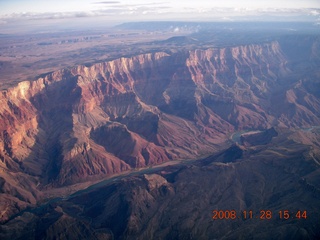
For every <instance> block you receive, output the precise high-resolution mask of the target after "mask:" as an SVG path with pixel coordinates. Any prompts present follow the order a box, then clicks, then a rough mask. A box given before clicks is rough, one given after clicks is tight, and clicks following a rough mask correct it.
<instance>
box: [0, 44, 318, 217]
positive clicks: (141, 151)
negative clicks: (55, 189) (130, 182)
mask: <svg viewBox="0 0 320 240" xmlns="http://www.w3.org/2000/svg"><path fill="white" fill-rule="evenodd" d="M314 46H315V47H314V49H313V51H312V52H313V54H312V57H316V56H319V55H317V54H318V52H317V51H318V50H317V47H316V46H318V45H314ZM291 61H293V59H291V58H290V57H288V55H287V54H286V53H284V51H283V50H282V46H281V45H280V44H279V43H278V42H271V43H264V44H256V45H254V44H252V45H244V46H238V47H226V48H217V49H206V50H192V51H182V52H178V53H174V54H168V53H164V52H156V53H148V54H142V55H138V56H132V57H128V58H120V59H116V60H113V61H109V62H103V63H97V64H94V65H92V66H90V67H86V66H82V65H80V66H75V67H73V68H71V69H62V70H60V71H56V72H52V73H49V74H46V75H44V76H43V77H41V78H39V79H37V80H35V81H30V82H29V81H26V82H21V83H19V84H18V85H17V86H15V87H12V88H9V89H7V90H3V91H2V92H1V95H0V101H1V105H0V116H1V119H0V134H1V135H0V140H1V141H0V157H1V162H0V165H1V166H2V168H3V169H4V172H5V173H4V174H3V179H4V186H6V187H5V189H6V190H5V192H11V193H15V192H20V195H19V196H17V199H18V200H17V199H15V200H10V201H11V202H14V201H16V202H18V203H19V204H20V207H19V208H23V207H24V206H25V205H26V202H27V203H28V204H29V203H34V202H35V199H36V198H37V194H39V192H38V190H36V186H38V185H40V186H45V185H47V184H51V185H52V186H61V185H69V184H74V183H77V182H79V181H87V180H90V179H97V178H101V177H103V176H108V175H110V174H113V173H119V172H122V171H126V170H130V169H132V168H139V167H145V166H150V165H155V164H160V163H163V162H167V161H170V160H175V159H190V158H197V157H200V156H203V155H206V154H210V153H212V152H215V151H217V150H218V149H220V147H221V146H222V145H223V144H224V143H225V142H226V141H227V140H228V138H229V135H230V134H231V133H232V132H234V131H236V130H241V129H266V128H269V127H271V126H280V127H304V126H310V125H319V123H320V118H319V116H318V115H317V114H316V113H317V112H320V101H319V98H317V97H316V96H315V94H314V93H313V92H312V89H311V88H310V86H309V85H308V79H309V78H310V76H311V77H312V74H313V73H308V74H311V75H310V76H309V75H308V74H307V75H306V76H305V77H304V78H303V79H302V78H300V75H297V74H293V73H292V72H294V69H291V68H290V67H288V62H289V63H290V62H291ZM20 181H24V182H25V183H28V184H26V186H24V187H22V186H19V187H16V186H18V185H19V184H18V183H19V182H20ZM26 189H28V190H26ZM27 191H28V193H27ZM10 201H7V202H6V204H5V205H3V206H6V207H4V211H7V210H8V211H7V212H6V213H5V214H3V218H4V219H5V218H7V217H8V216H9V215H10V214H12V213H14V212H16V211H17V209H16V208H15V207H13V206H12V205H11V204H10Z"/></svg>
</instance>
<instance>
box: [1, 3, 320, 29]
mask: <svg viewBox="0 0 320 240" xmlns="http://www.w3.org/2000/svg"><path fill="white" fill-rule="evenodd" d="M249 16H250V17H249ZM102 17H103V18H104V19H107V20H108V21H113V22H127V21H144V20H184V21H185V20H190V21H210V20H218V21H235V19H237V20H239V18H241V19H243V20H249V19H254V20H263V19H267V20H270V19H272V18H273V17H274V18H277V19H279V17H283V18H284V19H287V20H289V21H290V20H291V21H292V20H295V19H298V20H301V19H304V20H306V21H314V22H315V23H317V24H319V25H320V0H176V1H168V0H151V1H148V0H134V1H133V0H131V1H130V0H109V1H99V0H54V1H50V0H0V31H1V27H2V26H4V25H6V24H8V23H12V22H13V21H20V22H26V20H37V21H38V20H39V19H42V20H48V19H55V20H59V19H74V18H77V19H80V18H82V19H84V18H86V19H91V21H93V20H92V19H94V18H102ZM81 21H83V20H81ZM38 22H39V21H38Z"/></svg>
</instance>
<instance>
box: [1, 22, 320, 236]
mask: <svg viewBox="0 0 320 240" xmlns="http://www.w3.org/2000/svg"><path fill="white" fill-rule="evenodd" d="M292 29H293V30H292ZM318 30H319V29H318V28H317V26H314V25H310V24H307V23H299V24H298V23H279V24H278V25H277V26H274V24H272V23H260V25H259V26H258V25H256V24H250V23H221V22H220V23H209V22H205V23H186V22H148V23H146V22H145V23H127V24H121V25H118V26H116V27H114V28H107V29H106V30H101V29H99V30H92V31H86V32H80V31H75V32H50V31H49V32H45V33H37V34H35V33H34V34H31V33H29V34H27V35H26V34H23V35H19V34H4V35H1V36H0V41H1V49H0V53H1V54H0V61H1V65H0V71H1V76H0V82H1V85H0V88H1V93H0V102H1V105H0V171H1V175H0V221H1V225H0V237H1V239H222V238H224V239H235V238H240V239H248V238H260V239H317V238H319V237H320V232H319V224H320V222H319V221H318V219H319V218H320V215H319V212H318V209H319V206H320V186H319V176H320V175H319V167H320V144H319V142H320V129H319V126H320V94H319V90H320V70H319V69H320V68H319V65H320V34H318ZM215 211H217V212H218V213H219V212H220V215H217V216H215ZM221 211H222V212H221ZM231 211H233V212H232V213H233V215H232V216H231V215H230V216H229V217H228V218H227V217H226V215H223V214H226V213H228V214H230V212H231Z"/></svg>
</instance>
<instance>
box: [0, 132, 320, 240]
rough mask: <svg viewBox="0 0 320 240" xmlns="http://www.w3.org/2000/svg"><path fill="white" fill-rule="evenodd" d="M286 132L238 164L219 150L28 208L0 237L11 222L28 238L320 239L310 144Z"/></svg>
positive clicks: (6, 235)
mask: <svg viewBox="0 0 320 240" xmlns="http://www.w3.org/2000/svg"><path fill="white" fill-rule="evenodd" d="M278 131H280V130H278ZM282 131H283V132H282V136H277V137H275V138H274V139H273V143H270V144H267V145H265V146H261V147H254V148H245V149H244V151H243V152H242V153H243V154H242V156H240V155H238V157H237V161H236V162H230V161H228V163H222V162H220V160H221V156H222V155H221V154H217V155H214V156H211V157H209V158H207V159H205V160H203V161H202V160H199V161H197V162H196V163H195V164H192V165H189V166H168V167H165V168H163V169H161V170H158V172H155V173H152V174H143V175H141V176H135V177H127V178H123V179H120V180H116V181H114V182H112V183H110V184H107V185H105V186H101V187H97V188H93V189H89V190H87V191H84V192H80V193H78V194H75V195H74V196H71V197H69V198H68V199H65V200H60V201H57V202H55V203H52V204H46V205H44V206H41V207H39V208H36V209H33V210H30V211H27V212H25V213H23V214H22V216H20V217H19V218H15V219H12V220H11V221H9V222H8V223H7V224H6V225H5V226H3V227H2V228H1V230H2V231H0V237H3V238H5V239H10V237H13V234H12V231H10V230H11V229H13V228H14V229H18V230H19V231H18V233H16V235H15V236H16V237H17V238H19V237H24V238H28V239H34V238H40V239H53V238H58V239H67V238H69V239H70V238H72V239H73V238H79V237H80V238H86V239H90V238H94V239H222V238H224V239H238V238H243V239H248V238H259V239H318V238H319V236H320V231H319V221H318V219H319V213H318V206H319V204H320V199H319V197H320V188H319V181H318V177H319V174H318V172H319V168H317V167H316V164H315V162H313V161H312V159H311V158H310V156H308V151H309V150H308V146H306V145H303V144H300V143H297V142H295V141H292V140H291V141H290V135H291V134H292V133H288V130H282ZM288 136H289V138H288ZM318 140H319V136H318ZM226 152H229V153H230V151H229V150H228V151H226ZM229 156H230V154H229ZM224 157H227V156H226V155H225V156H224ZM190 176H192V178H191V177H190ZM317 176H318V177H317ZM214 210H217V211H223V213H226V214H227V212H231V211H235V214H236V215H235V216H232V215H224V214H221V213H220V214H219V215H217V216H216V215H215V214H214V212H213V211H214ZM250 211H251V213H250ZM267 211H270V214H268V215H266V214H264V213H265V212H267ZM284 211H288V213H289V214H290V217H289V218H284V215H283V213H284ZM299 211H300V215H299V214H298V215H297V213H298V212H299ZM305 211H306V217H303V216H302V215H303V212H305ZM279 212H282V215H280V213H279ZM214 216H215V219H214ZM226 216H228V217H226ZM30 226H32V227H33V229H34V231H30V230H29V229H30ZM36 226H37V227H36ZM1 232H2V233H1Z"/></svg>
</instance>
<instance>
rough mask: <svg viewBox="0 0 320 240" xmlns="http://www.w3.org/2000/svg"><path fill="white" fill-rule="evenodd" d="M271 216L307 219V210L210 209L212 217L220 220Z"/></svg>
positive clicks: (266, 217)
mask: <svg viewBox="0 0 320 240" xmlns="http://www.w3.org/2000/svg"><path fill="white" fill-rule="evenodd" d="M273 218H276V219H283V220H288V219H307V211H306V210H297V211H289V210H279V211H271V210H260V211H258V212H253V211H252V210H242V211H236V210H213V211H212V219H213V220H222V219H231V220H235V219H242V220H246V219H260V220H271V219H273Z"/></svg>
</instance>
